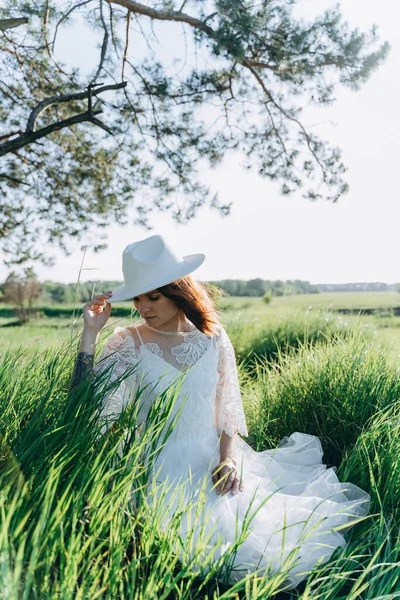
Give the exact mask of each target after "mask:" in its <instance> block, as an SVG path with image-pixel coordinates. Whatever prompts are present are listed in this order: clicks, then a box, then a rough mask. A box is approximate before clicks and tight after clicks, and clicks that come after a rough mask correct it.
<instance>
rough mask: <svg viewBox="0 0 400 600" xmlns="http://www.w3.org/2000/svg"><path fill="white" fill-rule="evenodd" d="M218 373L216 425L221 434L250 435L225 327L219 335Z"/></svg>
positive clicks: (233, 356) (231, 347) (233, 355)
mask: <svg viewBox="0 0 400 600" xmlns="http://www.w3.org/2000/svg"><path fill="white" fill-rule="evenodd" d="M217 344H218V367H217V369H218V373H219V380H218V385H217V395H216V406H215V411H216V413H215V414H216V425H217V433H218V435H220V434H221V433H222V431H225V433H227V434H228V435H229V436H230V437H233V435H234V434H235V433H237V432H238V433H240V434H241V435H243V436H245V437H246V436H248V431H247V426H246V419H245V416H244V411H243V403H242V397H241V395H240V388H239V380H238V374H237V368H236V359H235V352H234V350H233V346H232V343H231V341H230V339H229V337H228V334H227V333H226V331H225V329H224V328H223V327H221V328H220V332H219V335H218V340H217Z"/></svg>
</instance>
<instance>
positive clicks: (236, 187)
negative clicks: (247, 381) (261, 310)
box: [0, 0, 400, 283]
mask: <svg viewBox="0 0 400 600" xmlns="http://www.w3.org/2000/svg"><path fill="white" fill-rule="evenodd" d="M331 5H332V2H329V1H325V0H302V1H301V2H300V8H301V9H303V10H304V14H308V15H312V14H319V13H320V12H321V11H322V10H323V8H325V7H326V6H331ZM341 8H342V12H343V13H344V15H345V17H346V19H347V20H348V21H350V22H351V23H352V24H353V25H355V26H359V27H360V28H361V29H363V30H365V29H367V28H369V27H370V26H371V25H372V24H373V23H376V24H377V25H379V28H380V35H381V39H382V40H387V41H389V42H390V44H391V46H392V49H391V52H390V55H389V58H388V60H387V61H386V62H385V64H384V65H383V66H382V67H381V68H380V70H379V71H377V72H376V73H375V74H374V75H373V76H372V77H371V79H370V81H369V82H368V83H367V84H366V85H364V86H363V88H362V89H361V91H359V92H350V91H348V90H343V89H338V90H337V101H336V103H335V104H334V105H333V106H332V107H329V108H328V109H323V110H322V109H318V108H314V107H313V108H312V109H311V108H310V109H308V110H307V115H306V116H305V117H303V119H302V120H303V122H304V123H305V124H306V125H315V128H314V131H317V132H318V133H319V134H320V136H321V137H323V138H325V139H328V140H329V141H330V142H331V143H332V144H335V145H338V146H340V147H341V148H342V150H343V158H344V162H345V164H346V165H347V167H348V172H347V181H348V182H349V184H350V192H349V193H348V194H347V195H346V196H343V197H342V198H341V199H340V200H339V202H338V203H337V204H334V205H333V204H329V203H328V202H317V203H310V202H308V201H305V200H303V199H302V198H301V195H300V193H299V194H298V196H297V197H296V196H293V197H292V198H290V199H287V198H283V197H281V196H280V195H279V193H278V190H277V187H276V186H275V184H273V183H271V182H269V181H268V180H264V179H262V178H260V177H259V176H258V175H257V173H255V172H253V173H252V172H250V171H246V172H245V171H244V170H243V169H242V168H241V167H240V156H239V155H237V157H236V158H229V159H227V160H225V161H224V162H223V164H221V165H220V166H219V167H218V168H216V169H215V170H212V171H208V172H204V173H202V179H203V181H204V182H205V183H208V184H210V185H211V186H212V188H213V190H215V191H218V192H219V196H220V200H221V202H230V201H233V206H232V209H231V215H230V216H229V217H225V218H222V217H220V216H219V215H218V214H217V213H216V212H215V211H210V210H209V209H207V208H205V209H204V210H202V211H200V213H199V214H198V217H197V218H196V219H195V220H194V221H192V222H191V223H189V224H188V225H178V224H176V223H175V222H174V221H173V220H172V218H171V217H169V216H168V215H166V214H160V215H158V216H155V217H153V224H154V228H153V230H152V231H151V232H147V231H145V230H143V229H140V228H139V227H137V226H135V227H134V226H126V227H121V226H117V225H114V224H111V223H110V227H109V230H108V235H109V242H108V243H109V248H108V249H107V250H105V251H103V252H102V253H99V254H94V253H91V252H90V250H89V249H88V251H87V253H86V257H85V262H84V269H85V268H86V269H90V270H87V271H83V273H82V276H81V279H82V280H88V279H115V278H118V279H121V280H122V279H123V275H122V269H121V256H122V252H123V250H124V248H125V246H126V245H128V244H130V243H132V242H133V241H137V240H140V239H143V238H145V237H147V236H148V235H153V234H155V233H161V234H163V235H164V236H165V237H166V238H167V240H169V242H170V244H171V245H172V247H173V248H174V249H175V250H176V252H177V253H178V254H181V255H182V256H183V255H187V254H191V253H196V252H203V253H204V254H206V260H205V262H204V263H203V265H202V266H201V267H200V268H199V269H198V270H197V271H196V272H195V273H194V275H195V276H196V277H197V278H198V279H200V280H218V279H226V278H233V279H246V280H247V279H252V278H255V277H261V278H263V279H304V280H308V281H311V283H340V282H350V281H351V282H356V281H386V282H388V283H392V282H398V281H400V260H399V252H398V248H399V246H398V243H399V242H398V238H399V218H400V207H399V201H398V197H399V193H398V190H397V187H398V171H397V169H398V168H399V167H398V161H399V158H400V152H399V150H400V111H399V110H398V104H399V97H400V69H399V66H400V60H399V59H400V41H399V35H398V22H399V17H400V8H399V6H398V3H397V2H393V0H380V2H379V3H376V2H365V0H342V2H341ZM70 40H71V42H70V43H71V44H73V45H74V48H73V49H72V48H71V49H70V51H72V50H73V51H74V52H75V53H77V55H78V53H79V54H80V55H82V54H81V53H82V51H83V49H84V47H85V43H86V44H87V42H86V41H85V40H81V44H82V46H81V47H79V46H78V44H77V41H76V39H74V40H72V39H71V38H70ZM132 221H133V218H132ZM82 243H83V242H81V243H79V244H76V248H77V249H78V251H77V252H74V254H73V255H71V256H70V257H64V256H63V255H62V254H61V252H58V251H56V256H57V257H58V262H57V264H56V265H55V266H54V267H52V268H46V267H42V266H39V265H36V266H35V271H36V272H37V274H38V275H39V278H40V279H41V280H43V279H52V280H54V281H60V282H64V283H67V282H74V281H76V280H77V277H78V273H79V269H80V265H81V260H82V252H81V251H80V250H79V247H80V245H81V244H82ZM92 269H95V270H92ZM8 272H9V269H7V268H6V267H4V265H0V278H1V280H4V279H5V277H6V276H7V274H8Z"/></svg>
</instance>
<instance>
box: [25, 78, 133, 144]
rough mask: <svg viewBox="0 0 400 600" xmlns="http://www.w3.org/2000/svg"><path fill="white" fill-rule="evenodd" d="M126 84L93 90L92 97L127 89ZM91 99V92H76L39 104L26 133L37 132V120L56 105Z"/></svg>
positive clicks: (48, 99)
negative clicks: (47, 109)
mask: <svg viewBox="0 0 400 600" xmlns="http://www.w3.org/2000/svg"><path fill="white" fill-rule="evenodd" d="M126 85H127V84H126V82H122V83H113V84H111V85H104V86H103V87H100V88H98V89H97V90H96V89H92V90H91V95H92V96H97V95H98V94H101V93H102V92H106V91H108V90H118V89H120V88H123V87H125V86H126ZM88 97H89V91H88V90H86V91H84V92H76V93H74V94H62V95H60V96H52V97H51V98H46V99H45V100H42V102H39V104H38V105H37V106H36V107H35V108H34V109H33V111H32V112H31V114H30V116H29V119H28V122H27V125H26V133H31V132H33V131H34V130H35V123H36V120H37V118H38V117H39V116H40V115H41V114H42V112H43V111H45V110H46V108H48V107H49V106H53V105H54V104H61V103H62V102H72V101H74V100H85V99H86V98H88Z"/></svg>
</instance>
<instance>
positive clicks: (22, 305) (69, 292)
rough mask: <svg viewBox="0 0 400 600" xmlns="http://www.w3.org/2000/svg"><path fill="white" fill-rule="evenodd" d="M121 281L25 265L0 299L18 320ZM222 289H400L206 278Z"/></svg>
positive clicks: (246, 292)
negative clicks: (82, 278)
mask: <svg viewBox="0 0 400 600" xmlns="http://www.w3.org/2000/svg"><path fill="white" fill-rule="evenodd" d="M121 283H122V282H121V281H116V280H113V281H86V282H80V283H79V285H78V284H77V283H59V282H56V281H50V280H46V281H43V282H40V281H39V280H38V277H37V275H36V274H35V273H34V271H33V269H32V268H26V269H25V270H24V273H23V274H17V273H16V272H14V271H12V272H11V273H10V274H9V275H8V277H7V279H6V280H5V281H4V282H3V283H0V303H4V304H10V305H13V306H14V307H15V314H16V316H17V317H18V319H19V320H20V321H21V322H27V321H29V319H30V317H31V316H35V314H36V312H37V309H36V307H35V305H36V306H42V307H43V306H51V305H73V304H75V303H76V306H77V307H79V306H80V305H82V304H84V303H85V302H87V301H88V300H90V299H91V298H92V297H93V296H94V295H96V294H98V293H99V292H104V291H106V290H112V289H115V288H116V287H117V286H119V285H120V284H121ZM209 283H211V284H213V285H216V286H218V287H219V288H221V289H222V290H224V291H225V292H226V293H227V294H228V295H229V296H247V297H249V296H250V297H262V298H263V299H264V301H265V302H270V301H271V299H272V297H274V296H290V295H298V294H319V293H321V292H390V291H395V292H398V291H400V285H399V284H398V283H394V284H387V283H380V282H375V283H345V284H318V285H312V284H310V282H309V281H303V280H301V279H293V280H291V279H289V280H287V281H282V280H280V279H277V280H269V279H261V278H256V279H249V280H247V281H245V280H243V279H222V280H219V281H211V282H209Z"/></svg>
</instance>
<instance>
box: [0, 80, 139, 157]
mask: <svg viewBox="0 0 400 600" xmlns="http://www.w3.org/2000/svg"><path fill="white" fill-rule="evenodd" d="M126 85H127V83H126V82H121V83H116V84H112V85H104V86H102V87H100V88H98V89H94V88H93V87H92V86H89V87H88V89H87V90H86V91H85V92H77V93H75V94H63V95H60V96H53V97H51V98H46V99H45V100H43V101H42V102H40V103H39V104H38V105H37V106H36V107H35V108H34V109H33V111H32V113H31V115H30V117H29V119H28V123H27V126H26V130H25V132H24V133H22V134H21V135H19V136H18V137H17V138H15V139H13V140H11V141H8V142H4V143H3V144H0V156H4V155H5V154H8V153H9V152H15V151H16V150H18V149H19V148H22V147H23V146H26V145H27V144H31V143H32V142H36V141H37V140H39V139H41V138H43V137H46V136H47V135H49V134H50V133H53V132H54V131H59V130H60V129H64V127H71V125H76V124H77V123H83V122H84V121H88V122H91V123H93V124H94V125H96V126H97V127H101V128H102V129H104V130H105V131H107V133H110V134H112V131H111V129H110V128H109V127H107V125H105V124H104V123H102V122H101V121H99V119H97V118H96V115H98V114H100V113H101V112H103V111H102V110H101V109H98V110H93V108H92V96H97V95H98V94H100V93H101V92H105V91H107V90H117V89H120V88H124V87H126ZM84 99H87V100H88V104H89V108H88V110H87V111H85V112H83V113H79V114H77V115H74V116H73V117H69V118H68V119H63V120H61V121H57V122H55V123H52V124H51V125H48V126H47V127H42V128H41V129H39V130H38V131H35V123H36V119H37V118H38V117H39V115H40V114H41V113H42V112H43V111H44V110H45V109H46V108H47V107H49V106H52V105H54V104H58V103H61V102H70V101H72V100H84Z"/></svg>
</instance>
